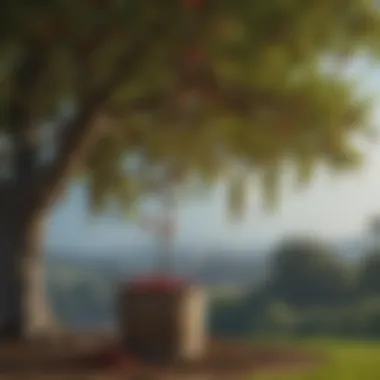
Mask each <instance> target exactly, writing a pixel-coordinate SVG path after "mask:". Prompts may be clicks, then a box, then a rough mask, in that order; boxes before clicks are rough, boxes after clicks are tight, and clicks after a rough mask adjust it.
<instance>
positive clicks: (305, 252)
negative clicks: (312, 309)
mask: <svg viewBox="0 0 380 380" xmlns="http://www.w3.org/2000/svg"><path fill="white" fill-rule="evenodd" d="M272 276H273V277H272V279H271V282H270V284H269V289H270V293H271V295H272V297H273V296H274V297H277V298H278V299H281V300H284V301H285V302H286V303H288V304H289V305H291V306H297V307H309V306H325V305H337V304H339V303H341V302H342V301H345V300H346V297H347V296H348V295H349V291H350V287H351V286H352V281H351V278H350V276H349V273H348V272H347V270H346V268H344V266H343V265H342V263H340V262H339V260H338V259H337V257H334V251H332V249H331V248H330V247H328V246H327V245H326V244H323V243H322V242H319V241H317V240H315V239H289V240H287V241H284V242H283V243H282V244H280V246H279V247H278V248H277V251H276V252H275V255H274V258H273V274H272Z"/></svg>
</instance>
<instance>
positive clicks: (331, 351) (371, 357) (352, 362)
mask: <svg viewBox="0 0 380 380" xmlns="http://www.w3.org/2000/svg"><path fill="white" fill-rule="evenodd" d="M286 344H287V347H294V348H296V349H303V350H308V351H310V352H314V351H318V352H321V353H322V354H323V355H325V356H326V361H325V362H324V363H321V365H320V366H317V368H313V369H311V370H306V371H302V370H301V371H297V372H294V373H293V372H292V373H290V374H286V373H274V374H263V375H259V376H254V377H253V379H255V380H311V379H313V380H348V379H362V380H376V379H378V378H379V375H380V365H379V361H378V356H379V353H380V347H379V343H377V342H376V343H371V342H366V341H358V340H352V341H348V340H340V341H337V340H332V339H322V340H307V341H295V342H294V341H293V342H292V341H288V342H287V343H286Z"/></svg>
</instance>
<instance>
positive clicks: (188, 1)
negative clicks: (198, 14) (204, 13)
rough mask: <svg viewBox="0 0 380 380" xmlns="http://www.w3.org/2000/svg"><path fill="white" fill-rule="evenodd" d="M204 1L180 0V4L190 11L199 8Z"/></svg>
mask: <svg viewBox="0 0 380 380" xmlns="http://www.w3.org/2000/svg"><path fill="white" fill-rule="evenodd" d="M204 3H205V0H181V4H182V6H183V7H184V8H187V9H188V10H191V11H197V10H199V9H200V8H201V7H202V5H203V4H204Z"/></svg>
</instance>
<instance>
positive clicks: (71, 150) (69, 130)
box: [29, 25, 157, 217]
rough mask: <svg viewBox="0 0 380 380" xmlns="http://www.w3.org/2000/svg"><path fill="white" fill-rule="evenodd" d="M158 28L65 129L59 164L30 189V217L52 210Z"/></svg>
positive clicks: (126, 57) (137, 45) (140, 40)
mask: <svg viewBox="0 0 380 380" xmlns="http://www.w3.org/2000/svg"><path fill="white" fill-rule="evenodd" d="M155 26H156V25H152V26H151V27H150V28H149V29H148V30H147V32H146V33H145V34H144V35H143V36H141V37H140V38H138V39H137V40H136V41H135V42H134V43H133V44H132V46H131V47H130V48H129V49H128V51H127V52H126V53H125V54H124V56H122V57H121V59H120V60H119V62H118V64H117V66H116V67H115V68H114V70H113V72H112V74H111V76H110V78H109V80H108V81H107V83H105V84H104V85H103V86H101V87H100V88H98V89H97V90H95V91H93V93H92V94H91V96H89V97H88V99H87V100H86V101H85V102H84V105H83V106H82V107H81V110H80V112H79V114H78V115H77V116H76V118H75V119H74V120H72V121H71V122H70V123H69V125H67V126H66V127H65V129H64V132H63V133H62V137H61V138H60V140H61V149H60V153H59V155H58V157H57V159H56V161H55V162H54V163H53V164H52V165H51V166H50V167H49V168H48V169H47V172H45V173H44V174H43V176H42V177H40V180H39V181H38V183H37V185H36V188H34V189H31V192H32V194H33V196H32V201H31V203H30V208H29V211H30V215H29V216H30V217H33V216H35V214H36V213H39V212H40V211H42V210H46V209H47V208H48V207H49V206H51V204H52V203H53V202H54V200H55V197H56V195H57V192H58V191H59V189H60V188H61V186H62V185H63V184H64V182H65V181H66V179H67V177H68V176H69V175H70V174H71V172H72V171H73V170H74V169H75V166H76V165H78V164H79V163H80V162H81V160H83V159H84V158H85V157H86V155H87V154H88V151H89V150H90V149H91V148H92V146H93V144H94V142H96V138H97V136H96V135H97V133H96V132H97V131H96V129H97V128H96V118H97V116H98V113H99V110H100V109H101V108H102V107H103V105H104V104H105V103H106V101H107V100H108V99H109V98H110V96H112V94H113V93H114V91H115V89H116V88H117V87H118V86H119V85H120V82H122V81H125V80H126V79H128V78H130V77H131V76H132V75H133V73H134V70H135V69H136V68H137V67H138V65H139V64H140V62H141V59H143V58H144V56H145V54H146V53H147V52H148V51H149V46H150V42H151V41H152V40H154V39H155V37H157V31H156V28H155Z"/></svg>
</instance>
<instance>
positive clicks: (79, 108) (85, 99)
mask: <svg viewBox="0 0 380 380" xmlns="http://www.w3.org/2000/svg"><path fill="white" fill-rule="evenodd" d="M1 7H2V9H1V12H0V19H1V20H0V25H1V26H0V28H1V29H0V37H1V38H0V43H1V58H0V71H1V72H0V76H1V78H0V83H1V86H0V104H1V125H2V127H3V128H4V133H5V134H6V136H8V137H9V138H10V139H11V141H12V144H13V145H12V146H13V147H14V149H13V152H14V150H17V146H18V145H17V144H19V142H20V140H19V136H20V133H21V134H23V136H24V137H25V135H28V136H30V135H33V136H34V137H35V140H34V141H37V142H36V146H37V145H38V149H40V148H41V146H43V145H53V144H54V146H55V147H56V151H55V155H54V158H52V159H50V160H48V162H44V163H43V164H41V163H39V164H38V175H37V174H36V171H35V172H34V176H35V178H38V181H37V182H38V183H39V185H38V186H39V188H40V187H41V186H42V185H41V184H43V186H47V188H48V190H46V191H49V192H51V188H52V187H54V186H55V187H59V186H58V184H59V183H60V181H59V180H58V177H62V178H66V177H67V176H68V175H70V176H72V175H76V174H78V175H80V176H85V178H86V179H87V181H88V184H89V190H90V194H91V200H92V202H91V206H92V207H93V208H95V209H97V208H99V207H100V209H103V206H105V205H108V204H109V202H110V200H113V201H117V202H119V205H121V206H123V207H124V206H125V207H126V206H128V205H130V204H131V202H133V201H135V200H136V197H138V196H141V195H142V194H146V193H149V192H152V191H153V192H154V193H157V191H159V190H160V189H161V187H160V186H161V185H164V186H168V185H171V184H173V185H177V184H181V183H183V181H184V180H185V179H186V178H193V177H194V176H197V177H200V178H201V179H202V183H203V182H207V181H214V180H215V179H217V178H221V177H223V178H228V179H230V184H231V191H230V203H231V205H232V206H233V207H232V208H233V209H234V210H235V211H242V209H243V208H244V207H243V203H242V200H243V199H244V197H243V192H244V189H245V186H244V180H245V179H246V178H247V176H248V174H249V175H251V174H253V175H257V176H258V177H259V181H260V183H261V184H262V185H263V187H264V193H265V195H266V198H267V200H268V201H269V203H271V204H272V203H273V202H274V201H275V200H276V198H277V191H278V189H279V186H280V175H281V168H282V167H283V165H284V163H289V162H290V163H292V164H294V167H295V168H296V169H297V172H298V174H299V178H300V180H302V181H305V180H308V179H309V178H310V176H311V174H312V171H313V168H314V165H315V164H316V163H322V164H327V165H329V166H332V167H337V168H339V169H341V168H351V167H352V166H353V165H354V164H357V163H358V162H359V161H360V160H359V159H360V154H359V152H358V151H357V149H355V146H354V145H353V143H352V136H353V134H355V133H357V132H363V131H365V129H366V128H367V127H368V119H367V115H368V113H367V111H368V99H359V98H358V96H357V93H356V89H355V85H356V84H355V83H353V82H351V81H349V80H348V79H347V78H345V77H344V76H343V75H341V70H342V67H343V65H345V64H347V62H350V60H351V59H354V58H355V56H356V55H359V54H368V55H369V56H372V57H375V56H376V55H377V53H378V51H377V48H378V43H377V36H378V35H379V33H378V32H379V31H380V21H379V20H380V19H379V17H380V13H379V9H378V7H377V6H376V4H375V2H374V1H372V0H345V1H343V2H342V1H341V0H318V1H312V0H310V1H303V0H291V1H279V0H268V1H256V0H254V1H253V0H240V1H233V0H160V1H157V0H139V1H134V0H76V1H68V0H39V1H37V0H36V1H33V2H31V1H28V0H4V1H3V2H2V5H1ZM28 78H29V79H28ZM30 78H31V79H30ZM21 106H22V107H23V108H24V110H25V108H28V122H27V125H25V123H24V125H23V127H22V128H21V129H22V131H20V123H18V122H17V115H19V113H20V112H19V111H20V107H21ZM90 119H91V120H90ZM89 120H90V122H89ZM36 132H38V134H36ZM48 132H49V133H51V134H52V135H53V139H52V140H49V139H48V137H47V136H48ZM36 136H37V138H36ZM92 138H94V140H92ZM28 139H30V137H28ZM87 145H90V146H91V147H92V145H94V147H93V148H94V149H90V150H89V151H86V152H85V153H84V152H83V149H84V148H83V147H84V146H87ZM78 152H81V154H79V153H78ZM74 153H75V154H74ZM132 155H133V156H134V157H137V158H138V160H137V161H138V163H137V164H134V165H129V166H128V165H126V157H128V158H131V157H132ZM30 157H31V156H29V158H30ZM74 157H75V159H74ZM78 157H79V158H81V159H82V161H83V165H82V166H81V168H80V169H78V168H76V171H73V170H72V169H73V168H74V166H75V167H76V166H77V165H76V163H77V161H78V160H77V158H78ZM8 159H9V157H8ZM70 160H71V161H73V162H72V163H71V171H70V173H69V174H68V171H67V170H66V169H67V167H68V166H69V164H68V163H69V162H71V161H70ZM13 161H14V160H13ZM74 162H75V164H74ZM41 167H43V169H44V176H43V177H41V176H40V175H39V171H40V168H41ZM131 167H132V168H131ZM46 168H47V169H48V170H47V171H46V170H45V169H46ZM132 169H133V170H132ZM36 170H37V169H36ZM46 172H49V175H48V176H46V177H45V174H46ZM42 178H47V179H44V181H42ZM153 179H154V181H153ZM29 184H30V182H28V185H29ZM53 185H54V186H53ZM39 191H40V193H41V194H43V193H44V192H43V189H42V190H41V189H40V190H39ZM41 197H43V196H42V195H41ZM41 197H40V198H39V199H42V198H41ZM40 202H42V201H40ZM42 203H43V202H42ZM36 204H38V205H39V203H38V202H37V203H36Z"/></svg>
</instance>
